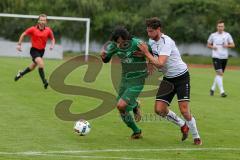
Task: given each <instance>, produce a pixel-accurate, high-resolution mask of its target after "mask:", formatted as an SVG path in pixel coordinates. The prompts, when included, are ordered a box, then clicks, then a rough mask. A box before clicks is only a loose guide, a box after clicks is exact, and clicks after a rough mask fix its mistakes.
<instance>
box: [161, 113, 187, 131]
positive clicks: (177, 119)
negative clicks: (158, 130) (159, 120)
mask: <svg viewBox="0 0 240 160" xmlns="http://www.w3.org/2000/svg"><path fill="white" fill-rule="evenodd" d="M165 118H166V119H167V120H168V121H170V122H173V123H174V124H176V125H178V126H179V127H182V126H184V124H185V121H184V120H183V119H182V118H180V117H179V116H177V115H176V113H174V112H173V111H171V110H169V112H168V114H167V115H166V117H165Z"/></svg>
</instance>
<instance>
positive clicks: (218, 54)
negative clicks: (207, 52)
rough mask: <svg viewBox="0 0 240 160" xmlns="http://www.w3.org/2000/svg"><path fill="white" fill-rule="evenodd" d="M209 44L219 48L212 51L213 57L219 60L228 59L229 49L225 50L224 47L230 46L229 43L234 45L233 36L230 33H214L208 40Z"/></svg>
mask: <svg viewBox="0 0 240 160" xmlns="http://www.w3.org/2000/svg"><path fill="white" fill-rule="evenodd" d="M208 43H210V44H212V45H213V46H215V47H217V50H214V49H213V50H212V57H213V58H219V59H227V58H228V49H227V48H224V47H223V45H224V44H225V45H228V44H229V43H234V42H233V39H232V36H231V35H230V34H229V33H228V32H222V33H218V32H215V33H212V34H211V35H210V36H209V38H208Z"/></svg>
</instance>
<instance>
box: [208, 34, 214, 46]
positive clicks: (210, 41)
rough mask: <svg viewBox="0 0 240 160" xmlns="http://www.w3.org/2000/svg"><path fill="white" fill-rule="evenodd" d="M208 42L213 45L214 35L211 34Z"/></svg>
mask: <svg viewBox="0 0 240 160" xmlns="http://www.w3.org/2000/svg"><path fill="white" fill-rule="evenodd" d="M207 42H208V43H210V44H213V34H211V35H210V36H209V37H208V40H207Z"/></svg>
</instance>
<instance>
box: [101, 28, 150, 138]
mask: <svg viewBox="0 0 240 160" xmlns="http://www.w3.org/2000/svg"><path fill="white" fill-rule="evenodd" d="M141 42H142V41H141V40H139V39H137V38H133V37H131V35H130V34H129V32H128V31H127V29H125V28H124V27H122V26H119V27H116V28H115V30H114V31H113V33H112V35H111V37H110V42H109V43H108V44H107V45H105V49H104V50H102V52H101V58H102V60H103V62H104V63H108V62H109V61H110V60H111V57H112V56H113V55H117V56H118V57H119V58H120V60H121V65H122V78H121V83H120V88H119V91H118V98H117V108H118V110H119V112H120V115H121V118H122V120H123V122H124V123H125V124H126V125H127V126H128V127H129V128H131V129H132V131H133V134H132V135H131V138H132V139H139V138H142V131H141V129H140V128H139V127H138V126H137V125H136V123H135V121H136V122H137V121H140V119H141V113H140V109H139V103H138V102H137V97H138V96H139V94H140V92H141V91H142V89H143V87H144V83H145V78H146V77H147V75H148V69H147V63H146V59H145V57H143V56H141V57H138V56H135V55H134V53H135V52H136V51H139V48H138V45H139V44H140V43H141ZM130 111H133V113H134V119H135V121H134V119H133V117H132V115H131V114H130Z"/></svg>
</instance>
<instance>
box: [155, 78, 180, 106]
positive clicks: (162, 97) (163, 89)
mask: <svg viewBox="0 0 240 160" xmlns="http://www.w3.org/2000/svg"><path fill="white" fill-rule="evenodd" d="M175 93H176V90H175V87H174V83H172V82H170V81H168V80H166V79H164V80H162V81H161V83H160V84H159V88H158V91H157V95H156V101H161V102H164V103H166V104H167V105H168V106H169V105H170V103H171V102H172V99H173V97H174V95H175ZM155 106H156V105H155Z"/></svg>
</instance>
